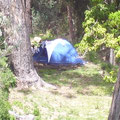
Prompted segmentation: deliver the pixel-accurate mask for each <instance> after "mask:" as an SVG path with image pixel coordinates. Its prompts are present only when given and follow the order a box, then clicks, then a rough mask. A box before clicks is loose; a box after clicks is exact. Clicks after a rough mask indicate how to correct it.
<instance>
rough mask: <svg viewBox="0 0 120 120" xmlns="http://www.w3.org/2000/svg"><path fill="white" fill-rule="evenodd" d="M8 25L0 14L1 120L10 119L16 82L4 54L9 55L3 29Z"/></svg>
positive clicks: (6, 20)
mask: <svg viewBox="0 0 120 120" xmlns="http://www.w3.org/2000/svg"><path fill="white" fill-rule="evenodd" d="M8 23H9V22H8V19H7V18H6V17H5V16H4V15H3V13H1V12H0V120H9V119H10V116H9V113H8V110H9V109H10V105H9V103H8V91H9V87H10V86H15V80H16V79H15V77H14V75H13V73H12V71H11V70H10V68H9V66H8V63H7V62H8V61H7V57H5V56H6V54H4V53H7V51H8V49H7V48H6V43H5V39H4V37H3V33H2V27H5V26H6V25H7V24H8Z"/></svg>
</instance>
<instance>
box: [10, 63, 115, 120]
mask: <svg viewBox="0 0 120 120" xmlns="http://www.w3.org/2000/svg"><path fill="white" fill-rule="evenodd" d="M38 72H39V74H40V76H41V77H42V78H43V79H44V80H45V81H47V82H49V83H51V84H55V85H57V86H59V88H58V89H57V90H39V91H36V90H35V91H29V92H27V93H26V92H24V91H16V90H14V89H11V90H10V96H9V101H10V103H11V105H12V109H13V110H14V111H16V112H17V113H19V114H30V113H31V114H34V115H35V116H36V120H107V117H108V113H109V108H110V105H111V94H112V91H111V89H112V86H113V84H112V83H106V82H105V81H104V80H103V78H102V74H101V69H100V66H98V65H94V64H90V63H89V64H88V65H86V66H83V67H78V68H76V69H67V70H59V69H50V68H41V69H38Z"/></svg>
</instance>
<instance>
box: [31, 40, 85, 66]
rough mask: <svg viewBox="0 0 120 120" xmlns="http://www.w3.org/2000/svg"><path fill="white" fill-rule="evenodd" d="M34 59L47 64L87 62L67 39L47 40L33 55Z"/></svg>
mask: <svg viewBox="0 0 120 120" xmlns="http://www.w3.org/2000/svg"><path fill="white" fill-rule="evenodd" d="M33 60H34V61H36V62H40V63H46V64H56V65H58V64H64V65H68V64H73V65H76V64H81V65H83V64H85V61H83V60H82V59H81V58H80V57H79V55H78V53H77V51H76V50H75V48H74V47H73V46H72V45H71V44H70V42H68V41H67V40H65V39H55V40H53V41H45V42H43V43H42V44H41V46H40V47H39V48H38V51H36V52H35V54H34V55H33Z"/></svg>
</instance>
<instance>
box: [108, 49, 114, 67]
mask: <svg viewBox="0 0 120 120" xmlns="http://www.w3.org/2000/svg"><path fill="white" fill-rule="evenodd" d="M109 62H110V64H112V65H115V54H114V49H112V48H111V49H110V59H109Z"/></svg>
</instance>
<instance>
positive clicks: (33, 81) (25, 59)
mask: <svg viewBox="0 0 120 120" xmlns="http://www.w3.org/2000/svg"><path fill="white" fill-rule="evenodd" d="M27 2H28V3H27V4H26V0H0V3H1V7H2V11H3V12H4V15H5V16H6V17H8V18H9V20H10V25H9V27H7V28H6V30H5V31H6V32H7V34H9V33H10V32H11V35H10V37H9V40H8V44H9V46H11V47H12V51H11V61H12V65H13V69H14V73H15V75H16V77H17V85H18V87H20V88H21V87H23V88H24V87H29V86H35V87H38V88H39V87H41V86H47V87H48V86H51V85H49V84H47V83H46V82H44V81H43V80H42V79H41V78H40V77H39V76H38V74H37V72H36V70H35V68H34V65H33V60H32V52H31V44H30V37H29V29H28V25H27V24H28V21H27V20H28V17H29V15H27V13H28V12H29V10H28V9H30V7H28V6H27V5H28V4H30V2H31V0H27Z"/></svg>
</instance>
